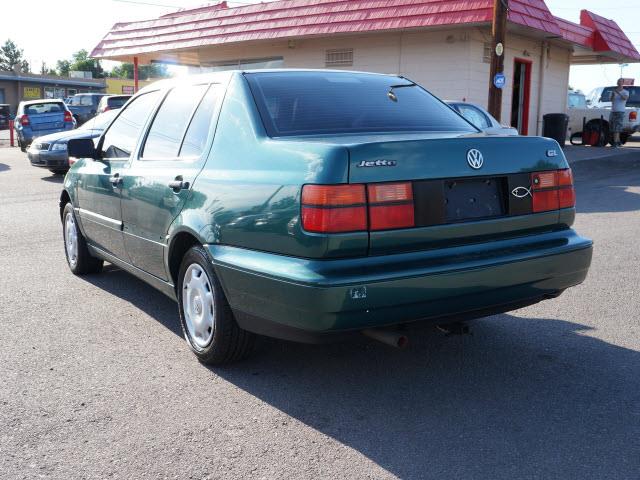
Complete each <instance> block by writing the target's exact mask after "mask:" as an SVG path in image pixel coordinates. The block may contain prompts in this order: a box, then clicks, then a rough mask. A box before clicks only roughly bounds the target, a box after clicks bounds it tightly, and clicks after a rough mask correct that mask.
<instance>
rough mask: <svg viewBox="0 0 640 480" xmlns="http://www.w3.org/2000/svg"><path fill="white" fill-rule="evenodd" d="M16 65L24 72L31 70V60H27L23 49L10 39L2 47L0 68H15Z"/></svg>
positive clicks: (0, 49) (0, 50)
mask: <svg viewBox="0 0 640 480" xmlns="http://www.w3.org/2000/svg"><path fill="white" fill-rule="evenodd" d="M16 65H17V66H19V67H20V69H21V70H22V71H23V72H29V71H30V68H29V62H27V61H26V60H25V58H24V52H23V50H22V49H21V48H18V46H17V45H16V44H15V43H14V42H13V41H12V40H11V39H8V40H7V41H6V42H4V45H2V46H1V47H0V70H13V68H14V67H15V66H16Z"/></svg>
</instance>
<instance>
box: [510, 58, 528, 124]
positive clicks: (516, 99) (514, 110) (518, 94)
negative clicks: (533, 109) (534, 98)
mask: <svg viewBox="0 0 640 480" xmlns="http://www.w3.org/2000/svg"><path fill="white" fill-rule="evenodd" d="M530 98H531V60H523V59H521V58H516V59H515V60H514V65H513V96H512V97H511V126H512V127H515V128H517V129H518V132H520V135H527V134H528V133H529V102H530Z"/></svg>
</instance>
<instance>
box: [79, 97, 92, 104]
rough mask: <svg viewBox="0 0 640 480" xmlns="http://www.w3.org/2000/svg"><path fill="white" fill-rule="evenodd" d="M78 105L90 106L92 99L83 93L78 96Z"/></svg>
mask: <svg viewBox="0 0 640 480" xmlns="http://www.w3.org/2000/svg"><path fill="white" fill-rule="evenodd" d="M80 105H83V106H85V107H90V106H91V105H93V99H92V98H91V96H89V95H85V96H83V97H81V98H80Z"/></svg>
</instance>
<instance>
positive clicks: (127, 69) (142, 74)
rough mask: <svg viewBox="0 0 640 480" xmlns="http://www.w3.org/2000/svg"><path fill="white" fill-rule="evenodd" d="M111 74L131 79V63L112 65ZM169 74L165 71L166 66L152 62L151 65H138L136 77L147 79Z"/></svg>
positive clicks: (163, 76) (115, 76) (164, 76)
mask: <svg viewBox="0 0 640 480" xmlns="http://www.w3.org/2000/svg"><path fill="white" fill-rule="evenodd" d="M111 76H112V77H114V78H127V79H129V80H132V79H133V63H122V64H120V65H119V66H116V67H113V70H111ZM170 76H171V74H170V73H169V72H168V71H167V66H166V65H163V64H160V63H152V64H151V65H140V66H139V67H138V78H139V79H140V80H148V79H149V78H166V77H170Z"/></svg>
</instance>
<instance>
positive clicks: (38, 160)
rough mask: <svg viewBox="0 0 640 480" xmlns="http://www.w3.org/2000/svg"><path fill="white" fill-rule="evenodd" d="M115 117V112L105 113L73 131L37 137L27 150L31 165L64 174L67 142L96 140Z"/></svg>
mask: <svg viewBox="0 0 640 480" xmlns="http://www.w3.org/2000/svg"><path fill="white" fill-rule="evenodd" d="M116 115H117V112H116V111H112V112H106V113H103V114H102V115H98V116H97V117H93V118H92V119H91V120H89V121H88V122H86V123H85V124H83V125H82V126H81V127H80V128H77V129H75V130H70V131H65V132H58V133H52V134H51V135H45V136H43V137H39V138H38V139H37V140H36V141H35V142H33V143H32V144H31V146H30V147H29V150H27V156H28V157H29V161H30V162H31V165H33V166H34V167H41V168H47V169H49V170H50V171H51V172H53V173H57V174H63V173H66V172H67V170H69V155H68V153H67V143H68V142H69V140H71V139H74V138H90V139H93V138H98V137H99V136H100V135H101V134H102V132H103V131H104V129H105V128H106V127H107V125H109V123H111V120H113V119H114V118H115V116H116Z"/></svg>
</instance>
